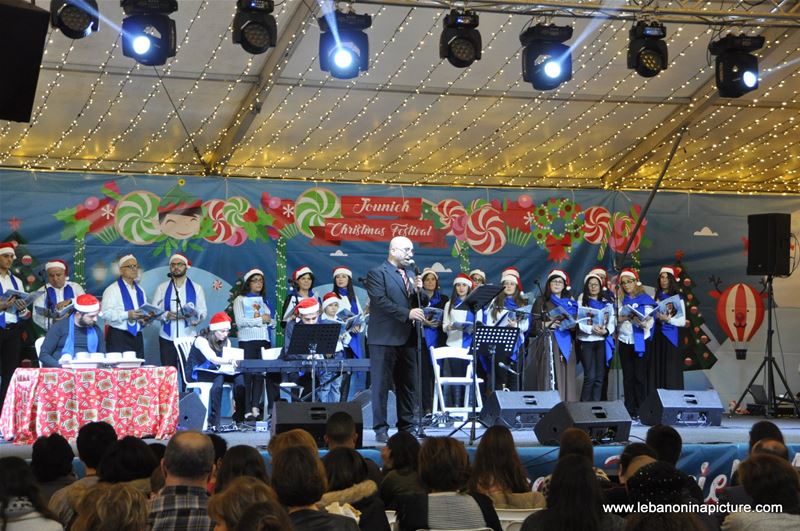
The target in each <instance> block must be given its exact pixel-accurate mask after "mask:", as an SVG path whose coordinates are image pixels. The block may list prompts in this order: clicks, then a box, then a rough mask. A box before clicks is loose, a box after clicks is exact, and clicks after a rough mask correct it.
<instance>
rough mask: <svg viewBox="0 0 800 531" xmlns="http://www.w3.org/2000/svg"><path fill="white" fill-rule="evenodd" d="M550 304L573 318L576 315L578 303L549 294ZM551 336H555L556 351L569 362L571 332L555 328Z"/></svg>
mask: <svg viewBox="0 0 800 531" xmlns="http://www.w3.org/2000/svg"><path fill="white" fill-rule="evenodd" d="M550 302H552V303H553V304H555V305H556V306H560V307H561V308H564V309H565V310H567V312H569V314H570V315H572V316H573V317H574V316H576V315H578V303H577V302H575V301H573V300H572V299H562V298H561V297H557V296H556V295H553V294H550ZM553 335H554V336H556V343H558V350H560V351H561V355H562V356H564V359H565V360H567V361H569V357H570V356H571V355H572V332H571V331H570V330H559V329H558V328H556V329H555V330H553Z"/></svg>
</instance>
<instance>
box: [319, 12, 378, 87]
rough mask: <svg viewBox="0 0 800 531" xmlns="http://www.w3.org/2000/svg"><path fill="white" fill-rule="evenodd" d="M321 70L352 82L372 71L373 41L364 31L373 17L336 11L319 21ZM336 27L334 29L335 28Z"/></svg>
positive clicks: (370, 24) (370, 23)
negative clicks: (370, 43)
mask: <svg viewBox="0 0 800 531" xmlns="http://www.w3.org/2000/svg"><path fill="white" fill-rule="evenodd" d="M318 22H319V29H320V31H321V33H320V36H319V67H320V69H321V70H322V71H323V72H330V73H331V76H333V77H335V78H338V79H351V78H354V77H356V76H357V75H358V73H359V72H366V71H367V69H368V68H369V38H368V37H367V34H366V33H364V31H363V30H365V29H367V28H369V27H370V26H372V17H371V16H370V15H367V14H363V15H358V14H356V13H353V12H348V13H344V12H342V11H332V12H330V13H328V14H327V15H325V16H322V17H320V18H319V19H318ZM332 25H333V26H334V27H331V26H332Z"/></svg>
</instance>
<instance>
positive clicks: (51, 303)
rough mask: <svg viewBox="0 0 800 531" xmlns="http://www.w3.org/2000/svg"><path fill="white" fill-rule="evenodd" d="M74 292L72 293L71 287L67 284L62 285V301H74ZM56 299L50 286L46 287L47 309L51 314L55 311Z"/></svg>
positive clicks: (54, 291) (53, 289)
mask: <svg viewBox="0 0 800 531" xmlns="http://www.w3.org/2000/svg"><path fill="white" fill-rule="evenodd" d="M74 298H75V292H74V291H72V286H70V285H69V283H67V284H64V300H68V299H74ZM58 302H59V301H58V297H57V296H56V290H55V288H54V287H52V286H47V309H48V310H50V311H51V312H52V311H53V310H55V309H56V306H57V305H58Z"/></svg>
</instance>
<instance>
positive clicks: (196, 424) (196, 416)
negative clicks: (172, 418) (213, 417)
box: [178, 391, 207, 431]
mask: <svg viewBox="0 0 800 531" xmlns="http://www.w3.org/2000/svg"><path fill="white" fill-rule="evenodd" d="M206 413H207V411H206V406H204V405H203V401H202V400H200V395H198V394H197V393H194V392H191V391H190V392H188V393H184V394H183V395H181V397H180V399H179V401H178V429H181V430H195V431H202V429H203V422H204V421H205V419H206Z"/></svg>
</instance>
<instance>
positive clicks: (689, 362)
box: [683, 356, 694, 367]
mask: <svg viewBox="0 0 800 531" xmlns="http://www.w3.org/2000/svg"><path fill="white" fill-rule="evenodd" d="M693 363H694V362H693V361H692V358H690V357H688V356H687V357H685V358H684V359H683V364H684V365H686V366H687V367H691V366H692V365H693Z"/></svg>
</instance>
